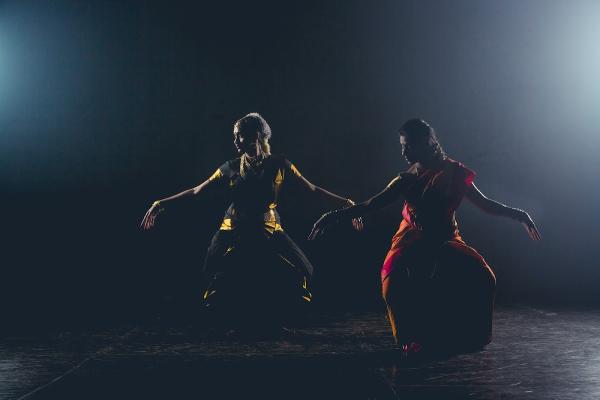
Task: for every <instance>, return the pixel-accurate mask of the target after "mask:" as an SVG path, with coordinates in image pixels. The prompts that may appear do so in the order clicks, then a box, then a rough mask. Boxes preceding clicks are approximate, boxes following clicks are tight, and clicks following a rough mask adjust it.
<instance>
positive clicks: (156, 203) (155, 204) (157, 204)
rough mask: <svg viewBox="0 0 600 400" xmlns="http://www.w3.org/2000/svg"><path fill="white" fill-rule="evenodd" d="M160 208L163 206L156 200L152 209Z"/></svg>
mask: <svg viewBox="0 0 600 400" xmlns="http://www.w3.org/2000/svg"><path fill="white" fill-rule="evenodd" d="M160 206H161V202H160V200H156V201H155V202H154V203H152V207H160Z"/></svg>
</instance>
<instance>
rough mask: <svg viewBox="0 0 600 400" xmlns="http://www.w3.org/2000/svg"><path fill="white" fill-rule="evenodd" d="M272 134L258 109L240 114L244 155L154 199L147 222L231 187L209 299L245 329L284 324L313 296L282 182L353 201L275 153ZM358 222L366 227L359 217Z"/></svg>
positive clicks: (212, 253)
mask: <svg viewBox="0 0 600 400" xmlns="http://www.w3.org/2000/svg"><path fill="white" fill-rule="evenodd" d="M270 137H271V129H270V127H269V125H268V124H267V122H266V121H265V119H264V118H263V117H262V116H261V115H259V114H258V113H250V114H248V115H246V116H244V117H243V118H241V119H239V120H238V121H237V122H235V124H234V127H233V139H234V141H233V143H234V145H235V148H236V150H237V152H238V154H239V157H237V158H235V159H232V160H229V161H227V162H225V163H224V164H223V165H221V166H220V167H219V168H218V169H217V170H216V171H215V173H214V174H213V175H212V176H211V177H210V178H208V179H207V180H206V181H204V182H203V183H201V184H200V185H198V186H196V187H194V188H191V189H188V190H185V191H183V192H181V193H178V194H176V195H173V196H170V197H166V198H164V199H161V200H157V201H155V202H154V203H153V204H152V206H151V207H150V209H149V210H148V211H147V212H146V215H144V218H143V220H142V223H141V227H142V228H143V229H146V230H147V229H150V228H152V227H153V226H154V225H155V223H156V218H157V216H158V215H159V213H160V212H161V211H162V210H163V209H165V207H169V206H171V205H172V204H173V202H174V201H176V200H179V199H182V198H186V197H193V196H197V195H198V194H200V193H202V192H204V191H206V190H207V189H209V188H221V189H222V190H224V191H225V192H227V194H228V195H229V197H230V199H231V201H232V202H231V205H230V206H229V208H228V209H227V211H226V212H225V216H224V218H223V221H222V223H221V226H220V228H219V230H218V231H217V232H216V233H215V235H214V237H213V238H212V241H211V243H210V246H209V248H208V252H207V255H206V259H205V263H204V278H205V291H204V295H203V303H204V305H205V306H206V307H207V308H209V309H212V310H215V311H218V314H219V316H220V317H221V318H219V320H220V321H221V322H222V321H227V324H228V325H232V324H233V325H237V326H229V327H232V328H237V329H241V330H243V329H244V326H240V325H245V324H246V325H254V326H257V325H260V324H261V323H273V324H276V325H277V324H279V323H280V322H282V321H284V322H285V321H287V320H288V319H290V318H293V316H294V315H293V314H294V311H293V310H298V308H300V307H302V304H306V303H307V302H310V301H311V299H312V295H311V293H310V291H309V289H308V284H309V281H310V278H311V276H312V274H313V267H312V265H311V263H310V262H309V260H308V259H307V257H306V256H305V254H304V253H303V252H302V250H300V248H299V247H298V246H297V245H296V244H295V243H294V241H292V239H291V238H290V237H289V236H288V235H287V234H286V232H285V230H284V229H283V226H282V224H281V220H280V217H279V213H278V212H277V206H278V202H279V197H280V192H281V190H282V188H283V186H284V184H285V183H287V182H288V181H293V182H296V183H297V184H299V185H301V186H302V187H304V188H306V189H308V190H309V191H311V192H314V193H320V194H322V195H324V196H325V197H328V198H330V199H333V200H336V201H338V202H340V204H342V205H346V206H348V205H352V204H354V203H353V202H352V201H351V200H349V199H347V198H344V197H341V196H338V195H336V194H333V193H331V192H329V191H327V190H325V189H323V188H321V187H319V186H316V185H314V184H312V183H311V182H309V181H308V180H307V179H306V178H305V177H304V176H303V175H302V174H301V173H300V172H299V170H298V169H297V168H296V167H295V166H294V165H293V164H292V163H291V162H290V161H289V160H287V159H286V158H285V157H283V156H278V155H272V154H271V148H270V145H269V139H270ZM353 225H354V227H355V229H357V230H360V229H362V221H361V220H360V219H354V220H353ZM258 319H260V320H261V322H257V320H258ZM263 319H264V320H263Z"/></svg>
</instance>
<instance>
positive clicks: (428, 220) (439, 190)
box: [309, 119, 540, 352]
mask: <svg viewBox="0 0 600 400" xmlns="http://www.w3.org/2000/svg"><path fill="white" fill-rule="evenodd" d="M399 134H400V144H401V146H402V155H403V156H404V157H405V159H406V160H407V162H408V163H409V164H410V167H409V169H408V170H407V171H406V172H402V173H400V174H399V175H398V176H397V177H396V178H394V179H393V180H392V181H391V182H390V183H389V184H388V186H387V187H386V188H385V189H384V190H383V191H382V192H381V193H379V194H377V195H376V196H374V197H372V198H371V199H369V200H367V201H365V202H363V203H360V204H356V205H355V206H353V207H349V208H346V209H340V210H335V211H331V212H328V213H326V214H324V215H323V216H322V217H321V218H320V219H319V220H318V221H317V222H316V223H315V225H314V227H313V230H312V232H311V234H310V236H309V238H310V239H314V238H315V237H317V236H318V235H319V234H321V233H322V232H323V231H324V229H325V228H326V227H327V226H328V225H330V224H332V223H336V222H338V221H340V220H342V219H351V218H356V217H357V216H361V215H364V214H366V213H368V212H370V211H373V210H377V209H380V208H382V207H384V206H386V205H388V204H390V203H391V202H393V201H394V200H396V199H397V198H398V197H403V198H404V200H405V201H404V208H403V210H402V216H403V219H402V222H401V223H400V227H399V229H398V231H397V232H396V234H395V235H394V237H393V238H392V245H391V248H390V250H389V251H388V254H387V256H386V258H385V261H384V263H383V267H382V269H381V281H382V294H383V298H384V300H385V303H386V305H387V310H388V316H389V320H390V324H391V327H392V333H393V335H394V338H395V340H396V342H397V343H398V344H399V345H400V346H401V348H402V349H403V350H404V351H406V352H411V351H414V352H418V351H419V350H420V348H421V345H425V346H427V347H429V348H436V347H437V346H442V347H443V348H449V347H454V346H459V347H460V348H464V347H470V348H478V347H482V346H484V345H485V344H487V343H489V342H490V340H491V333H492V312H493V304H494V292H495V286H496V278H495V275H494V273H493V271H492V269H491V268H490V267H489V266H488V265H487V263H486V262H485V260H484V259H483V257H482V256H481V255H480V254H479V253H478V252H477V251H476V250H475V249H473V248H472V247H469V246H468V245H467V244H466V243H465V242H464V241H463V239H462V237H461V236H460V233H459V230H458V226H457V223H456V218H455V210H456V209H457V207H458V206H459V204H460V202H461V200H462V199H463V197H466V198H467V199H468V200H470V201H471V202H472V203H473V204H475V205H476V206H477V207H479V208H480V209H482V210H483V211H485V212H487V213H489V214H493V215H497V216H503V217H508V218H511V219H514V220H516V221H519V222H520V223H522V224H523V225H524V227H525V229H526V230H527V233H528V234H529V236H530V237H531V238H532V239H533V240H539V239H540V236H539V232H538V231H537V229H536V227H535V224H534V223H533V221H532V220H531V218H530V217H529V215H528V214H527V213H526V212H525V211H523V210H519V209H516V208H511V207H508V206H506V205H504V204H501V203H499V202H497V201H494V200H492V199H489V198H488V197H486V196H484V195H483V194H482V193H481V192H480V191H479V189H478V188H477V187H476V186H475V184H474V183H473V181H474V178H475V173H474V172H473V171H471V170H470V169H469V168H467V167H466V166H464V165H463V164H461V163H460V162H458V161H454V160H452V159H450V158H449V157H447V156H446V154H445V153H444V151H443V150H442V147H441V146H440V144H439V142H438V140H437V137H436V134H435V131H434V130H433V128H431V126H430V125H429V124H428V123H426V122H425V121H423V120H421V119H411V120H409V121H407V122H405V123H404V124H403V125H402V127H401V129H400V132H399Z"/></svg>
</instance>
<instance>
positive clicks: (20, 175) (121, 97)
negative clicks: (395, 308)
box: [0, 0, 600, 327]
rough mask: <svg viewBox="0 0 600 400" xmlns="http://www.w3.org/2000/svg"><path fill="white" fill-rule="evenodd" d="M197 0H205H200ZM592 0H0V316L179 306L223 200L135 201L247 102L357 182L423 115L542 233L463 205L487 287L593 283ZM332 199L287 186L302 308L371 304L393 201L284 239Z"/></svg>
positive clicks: (223, 154)
mask: <svg viewBox="0 0 600 400" xmlns="http://www.w3.org/2000/svg"><path fill="white" fill-rule="evenodd" d="M212 3H216V2H212ZM598 20H600V4H599V3H598V2H595V1H575V2H573V1H502V2H496V1H479V0H477V1H425V2H424V1H378V2H368V1H360V2H358V1H331V2H322V1H314V2H311V1H298V2H281V1H279V2H270V3H266V2H227V1H222V2H218V4H209V3H206V4H204V3H202V4H201V3H192V2H189V3H184V2H182V3H175V2H152V1H147V2H121V1H66V0H60V1H59V0H57V1H47V2H38V1H4V2H2V3H0V190H1V193H0V195H1V200H0V204H1V211H2V214H1V215H2V223H1V229H2V240H1V244H0V246H1V254H2V257H1V267H0V274H1V277H0V283H1V285H2V287H1V291H0V299H1V305H2V306H1V309H2V312H3V318H4V321H5V323H6V326H12V327H21V326H32V324H33V326H36V327H40V326H56V325H59V326H60V325H65V324H66V325H73V326H77V325H79V324H98V323H100V324H103V323H115V322H121V321H137V320H144V319H153V318H156V317H157V316H162V318H168V317H169V316H180V317H183V318H185V317H186V316H189V315H190V314H191V313H193V312H194V307H193V305H194V304H197V301H198V299H199V298H200V296H201V293H200V289H199V286H198V279H199V276H200V268H201V265H202V260H203V258H204V253H205V250H206V248H207V245H208V240H209V239H210V237H211V235H212V234H213V232H214V231H215V229H216V228H217V227H218V223H219V221H220V219H221V216H222V213H223V211H224V209H225V206H226V204H225V203H224V202H223V200H222V199H221V198H219V196H204V197H203V198H200V199H197V200H194V201H182V202H180V204H178V205H177V206H176V207H172V208H171V209H169V210H168V212H166V213H165V214H163V215H161V217H163V218H162V219H160V220H159V221H158V226H157V228H156V229H155V230H154V231H151V232H141V231H140V229H139V222H140V220H141V218H142V216H143V214H144V212H145V211H146V209H147V207H148V206H149V204H150V203H151V202H152V201H153V200H155V199H157V198H160V197H164V196H166V195H170V194H173V193H176V192H178V191H180V190H183V189H186V188H188V187H191V186H194V185H196V184H198V183H199V182H201V181H203V180H204V179H206V178H207V177H208V176H209V175H210V174H211V173H212V172H213V171H214V170H215V169H216V168H217V167H218V166H219V165H220V164H221V163H222V162H223V161H225V160H226V159H229V158H232V157H234V148H233V145H232V134H231V131H232V123H233V122H234V121H235V120H236V119H237V118H239V117H241V116H243V115H245V114H246V113H248V112H251V111H258V112H260V113H262V114H263V116H264V117H265V118H266V119H267V121H269V123H270V124H271V127H272V129H273V139H272V148H273V151H274V152H275V153H285V154H286V155H287V156H288V158H290V159H291V160H292V161H293V162H294V163H295V164H296V165H297V166H298V168H299V169H300V170H301V172H303V174H304V175H305V176H306V177H307V178H308V179H310V180H311V181H313V182H314V183H316V184H318V185H321V186H324V187H326V188H328V189H330V190H332V191H334V192H337V193H340V194H342V195H346V196H350V197H353V198H355V199H357V200H363V199H366V198H368V197H369V196H370V195H372V194H374V193H376V192H378V191H379V190H381V189H382V188H383V187H384V186H385V185H386V184H387V183H388V182H389V180H390V179H391V178H393V177H394V175H395V174H396V173H397V172H398V171H399V170H401V169H402V168H405V165H404V164H403V161H402V160H401V158H400V154H399V151H400V149H399V146H398V139H397V136H396V130H397V128H398V127H399V126H400V125H401V123H402V122H403V121H404V120H406V119H407V118H410V117H415V116H420V117H422V118H424V119H426V120H428V121H429V122H430V123H431V124H432V125H433V126H434V127H435V128H436V129H437V131H438V135H439V138H440V140H441V142H442V144H443V146H444V148H445V149H446V151H447V153H448V154H449V155H450V156H451V157H453V158H455V159H458V160H461V161H463V162H464V163H465V164H467V165H468V166H469V167H471V168H472V169H474V170H475V171H476V172H477V173H478V175H477V179H476V183H477V184H478V186H479V187H480V189H481V190H482V191H483V192H484V193H485V194H487V195H488V196H490V197H493V198H495V199H497V200H499V201H502V202H505V203H507V204H509V205H512V206H516V207H520V208H524V209H526V210H528V211H529V212H530V214H531V215H532V217H533V218H534V220H535V221H536V223H537V225H538V227H539V229H540V231H541V234H542V239H543V240H542V241H541V242H539V243H535V242H532V241H530V240H529V238H528V237H527V234H526V233H525V231H524V230H523V229H522V227H521V226H520V225H518V224H517V223H515V222H513V221H510V220H503V219H499V218H494V217H491V216H488V215H485V214H483V213H482V212H480V211H478V210H477V209H475V208H474V207H473V206H472V205H470V204H468V203H466V202H465V204H463V205H462V206H461V208H460V210H459V220H460V223H461V228H462V232H463V236H464V237H465V239H466V240H467V242H468V243H469V244H471V245H472V246H474V247H475V248H477V249H478V250H479V251H480V252H481V253H482V254H483V255H484V256H485V257H486V259H487V261H488V263H489V264H490V265H491V266H492V267H493V268H494V269H495V271H496V274H497V277H498V300H499V301H500V302H506V303H512V302H523V303H528V304H541V303H550V304H555V305H579V306H591V305H597V304H598V303H599V300H600V299H599V297H598V294H597V293H598V289H597V288H598V286H599V285H600V274H599V272H598V267H599V262H598V246H599V245H600V241H599V240H598V234H597V230H598V228H597V227H598V225H599V223H600V213H599V212H598V211H597V207H598V204H599V202H600V189H599V188H598V177H597V175H598V173H599V172H600V161H599V160H600V158H599V157H598V153H599V151H600V136H599V132H598V126H600V113H598V110H599V106H600V78H599V75H598V71H599V70H600V48H599V45H598V43H600V28H599V26H598V23H597V22H598ZM335 206H337V205H336V204H332V203H329V202H327V200H324V199H322V198H321V197H319V196H314V195H311V194H309V193H303V192H301V191H298V190H289V191H288V192H287V193H286V194H285V197H284V200H283V206H282V215H283V220H284V226H285V228H286V229H287V231H288V232H289V233H290V235H291V236H292V237H294V238H295V239H296V240H297V242H298V244H299V245H300V246H301V247H302V248H303V249H304V250H305V251H306V253H307V254H308V255H309V257H310V258H311V260H312V261H313V263H314V264H315V266H316V268H317V275H316V277H315V286H314V292H315V295H316V302H315V304H316V306H317V307H322V308H332V309H336V310H348V311H351V310H356V309H359V308H377V307H381V306H382V304H381V300H380V295H379V268H380V265H381V263H382V261H383V258H384V256H385V252H386V250H387V248H388V246H389V240H390V238H391V236H392V234H393V233H394V231H395V229H396V228H397V226H398V224H399V222H400V209H401V203H400V202H398V203H397V204H395V205H394V206H392V207H389V208H387V209H386V210H384V211H381V212H378V213H376V214H373V215H371V216H369V217H368V218H367V220H366V223H367V229H366V231H365V232H364V233H362V234H357V233H354V232H352V231H351V229H350V228H349V227H339V228H338V229H337V230H336V234H332V235H330V236H327V237H325V238H324V239H323V240H321V241H319V242H306V240H305V239H304V238H305V237H306V235H307V234H308V232H309V230H310V227H311V225H312V223H313V221H314V220H315V219H316V218H318V216H319V215H320V214H321V213H322V212H324V211H326V210H328V209H330V208H333V207H335Z"/></svg>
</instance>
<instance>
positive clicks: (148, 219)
mask: <svg viewBox="0 0 600 400" xmlns="http://www.w3.org/2000/svg"><path fill="white" fill-rule="evenodd" d="M163 211H164V208H162V207H161V206H160V202H158V201H155V202H154V203H152V206H150V208H149V209H148V211H146V214H145V215H144V218H143V219H142V223H141V224H140V228H142V229H143V230H145V231H147V230H149V229H151V228H152V227H153V226H154V224H155V223H156V217H157V216H158V214H160V213H161V212H163Z"/></svg>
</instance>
